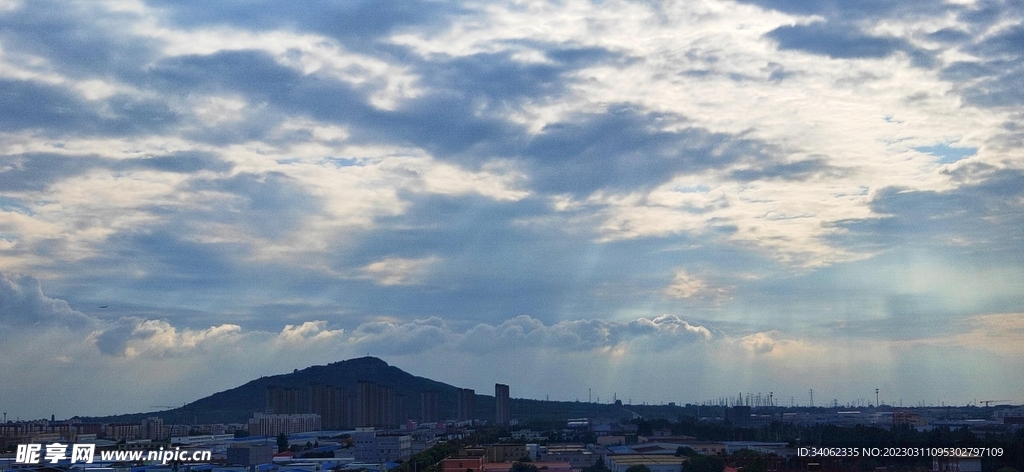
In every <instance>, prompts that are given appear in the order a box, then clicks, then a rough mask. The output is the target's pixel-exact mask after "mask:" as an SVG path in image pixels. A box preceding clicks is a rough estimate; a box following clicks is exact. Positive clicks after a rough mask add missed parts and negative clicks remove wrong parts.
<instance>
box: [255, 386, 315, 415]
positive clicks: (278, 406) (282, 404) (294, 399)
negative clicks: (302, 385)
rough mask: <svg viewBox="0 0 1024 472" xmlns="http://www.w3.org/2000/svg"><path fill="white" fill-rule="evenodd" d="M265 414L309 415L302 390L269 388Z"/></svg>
mask: <svg viewBox="0 0 1024 472" xmlns="http://www.w3.org/2000/svg"><path fill="white" fill-rule="evenodd" d="M263 412H264V413H266V414H269V415H274V414H276V415H296V414H300V413H309V411H308V410H307V409H306V398H305V395H303V392H302V389H299V388H292V387H279V386H276V385H271V386H269V387H267V403H266V407H265V408H264V410H263Z"/></svg>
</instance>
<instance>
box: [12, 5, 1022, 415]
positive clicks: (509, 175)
mask: <svg viewBox="0 0 1024 472" xmlns="http://www.w3.org/2000/svg"><path fill="white" fill-rule="evenodd" d="M1022 6H1024V5H1022V4H1021V2H1019V1H970V0H948V1H920V2H832V1H793V2H791V1H785V0H778V1H776V0H757V1H743V2H735V1H719V0H716V1H679V2H673V1H666V2H646V1H635V2H630V1H616V0H606V1H576V0H565V1H560V2H533V1H508V2H494V1H483V2H472V1H462V2H456V1H452V2H448V1H436V2H406V1H392V2H362V1H347V2H334V1H330V2H328V1H320V2H307V3H305V4H304V5H303V6H302V8H295V7H292V6H289V5H282V4H280V3H278V2H230V1H228V2H217V3H216V4H210V3H209V2H181V1H149V2H147V1H113V0H111V1H83V2H76V1H71V2H68V1H61V2H45V1H40V2H26V1H18V0H0V374H2V376H3V378H5V379H17V380H16V381H14V382H11V381H5V382H3V383H2V384H0V398H2V399H3V402H4V404H3V405H0V406H2V408H3V409H4V410H5V411H8V412H9V413H11V415H10V416H11V417H22V418H34V417H42V416H48V415H50V414H56V415H57V416H58V417H67V416H71V415H75V414H82V415H100V414H113V413H123V412H136V411H146V410H149V409H151V408H149V406H150V405H173V404H180V403H184V402H188V401H192V400H194V399H197V398H200V397H202V396H206V395H208V394H211V393H214V392H217V391H220V390H224V389H227V388H231V387H234V386H236V385H238V384H241V383H243V382H245V381H248V380H250V379H252V378H256V377H259V376H261V375H271V374H276V373H281V372H288V371H291V370H292V369H295V368H302V367H306V366H309V365H313V364H323V363H327V362H333V361H337V360H341V359H346V358H351V357H356V356H362V355H366V354H367V353H369V354H371V355H375V356H378V357H381V358H383V359H385V360H386V361H388V362H389V363H391V364H394V365H397V366H399V367H401V368H403V369H405V370H407V371H410V372H412V373H415V374H417V375H423V376H427V377H431V378H434V379H437V380H440V381H444V382H448V383H451V384H454V385H458V386H462V387H469V388H475V389H477V390H478V391H482V392H489V391H490V389H491V388H492V385H493V384H494V383H495V382H501V383H506V384H509V385H511V392H512V395H513V396H514V397H528V398H545V396H548V397H550V398H551V399H559V400H573V399H576V398H586V394H587V391H588V389H592V391H593V392H594V395H595V397H597V396H600V398H601V399H602V401H608V400H610V399H611V397H612V395H613V394H616V395H617V396H618V397H619V398H624V399H632V400H633V401H634V402H649V403H658V402H669V401H674V402H678V403H687V402H700V401H704V400H709V399H717V398H719V397H721V396H724V395H735V394H737V393H739V392H752V393H756V392H763V393H766V392H769V391H772V392H774V394H775V397H776V398H781V399H786V400H788V399H790V398H792V399H793V401H794V402H795V403H806V402H807V401H808V395H807V393H808V391H809V390H810V389H814V392H815V399H816V401H817V402H823V401H829V402H830V401H831V400H833V399H835V400H837V401H838V402H840V403H848V402H857V401H859V400H863V401H865V402H867V401H868V399H870V398H871V397H872V395H873V394H874V389H875V388H878V389H880V395H881V397H882V399H883V400H884V401H886V402H888V403H893V404H895V403H899V402H900V401H902V402H903V404H905V405H911V404H918V403H920V402H922V401H923V402H925V403H929V404H939V403H947V404H948V403H957V404H964V403H967V402H970V401H974V400H990V399H1005V400H1009V401H1012V402H1017V403H1021V402H1024V396H1022V395H1024V393H1022V392H1021V390H1020V386H1021V385H1022V384H1024V374H1022V373H1024V347H1022V345H1024V344H1022V343H1020V339H1022V337H1024V240H1022V236H1021V235H1022V232H1021V228H1022V227H1024V154H1022V151H1024V114H1022V113H1021V111H1022V105H1024V83H1022V82H1021V81H1022V77H1024V60H1022V59H1024V13H1022V12H1024V8H1022ZM69 391H74V392H76V394H75V395H74V396H73V398H70V399H69V398H68V396H67V394H66V392H69ZM783 403H788V401H786V402H783Z"/></svg>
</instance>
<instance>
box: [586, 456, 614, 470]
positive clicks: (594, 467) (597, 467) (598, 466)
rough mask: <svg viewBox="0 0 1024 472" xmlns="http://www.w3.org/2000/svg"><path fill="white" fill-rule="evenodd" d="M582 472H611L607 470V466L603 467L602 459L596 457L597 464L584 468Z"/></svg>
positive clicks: (601, 457)
mask: <svg viewBox="0 0 1024 472" xmlns="http://www.w3.org/2000/svg"><path fill="white" fill-rule="evenodd" d="M583 472H611V470H609V469H608V466H607V465H605V463H604V457H603V456H597V462H594V465H592V466H590V467H586V468H584V469H583Z"/></svg>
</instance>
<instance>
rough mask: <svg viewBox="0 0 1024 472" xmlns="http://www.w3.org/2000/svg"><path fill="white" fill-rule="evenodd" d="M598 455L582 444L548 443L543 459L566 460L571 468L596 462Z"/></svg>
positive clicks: (579, 467)
mask: <svg viewBox="0 0 1024 472" xmlns="http://www.w3.org/2000/svg"><path fill="white" fill-rule="evenodd" d="M597 458H598V455H597V454H594V452H593V451H591V450H590V449H587V447H586V446H584V445H583V444H548V447H547V450H546V451H545V452H544V456H543V459H544V460H545V461H559V462H562V461H564V462H568V463H569V465H570V466H572V468H573V469H583V468H586V467H590V466H592V465H594V464H596V463H597Z"/></svg>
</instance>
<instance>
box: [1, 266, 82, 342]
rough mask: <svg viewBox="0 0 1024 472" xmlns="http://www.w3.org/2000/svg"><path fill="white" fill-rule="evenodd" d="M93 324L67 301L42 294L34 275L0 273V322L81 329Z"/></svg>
mask: <svg viewBox="0 0 1024 472" xmlns="http://www.w3.org/2000/svg"><path fill="white" fill-rule="evenodd" d="M96 323H97V320H96V319H94V318H92V317H89V316H87V315H84V314H82V313H81V312H78V311H75V310H73V309H72V308H71V306H70V305H68V303H67V302H66V301H64V300H59V299H55V298H50V297H47V296H46V295H44V294H43V289H42V286H41V284H40V283H39V280H37V279H36V278H34V277H32V276H29V275H15V274H8V273H6V272H0V325H7V326H8V327H11V328H24V327H32V326H35V327H55V326H58V327H67V328H73V329H84V328H88V327H90V326H94V325H95V324H96Z"/></svg>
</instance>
